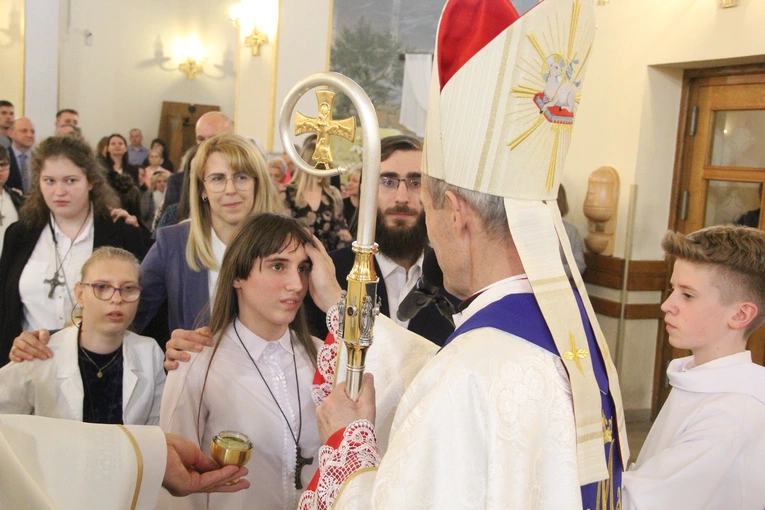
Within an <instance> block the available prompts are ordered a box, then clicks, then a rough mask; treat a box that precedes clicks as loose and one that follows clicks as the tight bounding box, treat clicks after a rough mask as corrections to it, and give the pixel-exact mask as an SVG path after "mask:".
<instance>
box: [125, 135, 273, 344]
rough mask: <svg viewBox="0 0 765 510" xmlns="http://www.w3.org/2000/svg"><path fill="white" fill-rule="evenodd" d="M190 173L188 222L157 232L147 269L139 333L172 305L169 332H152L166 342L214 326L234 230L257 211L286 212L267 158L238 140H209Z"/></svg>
mask: <svg viewBox="0 0 765 510" xmlns="http://www.w3.org/2000/svg"><path fill="white" fill-rule="evenodd" d="M190 172H191V175H190V176H189V178H190V180H189V209H190V214H189V219H188V220H186V221H184V222H181V223H179V224H177V225H173V226H169V227H165V228H162V229H159V230H158V231H157V242H156V243H155V244H154V246H153V247H152V248H151V250H150V251H149V253H148V254H147V255H146V259H145V260H144V262H143V264H142V268H143V276H142V278H141V287H143V294H142V296H141V304H140V305H139V307H138V313H137V315H136V320H135V324H134V327H135V329H136V331H143V329H144V328H145V327H146V326H147V325H148V324H149V322H150V321H151V319H152V318H154V316H155V315H156V314H157V312H158V311H159V310H160V307H161V306H162V305H163V303H164V302H165V301H167V307H168V310H167V319H168V324H167V326H168V327H169V330H167V331H165V328H164V327H163V325H155V326H156V327H157V328H159V330H158V331H155V332H154V335H155V336H156V337H159V338H158V339H161V340H166V339H167V337H168V336H169V335H168V332H169V331H172V330H174V329H177V328H182V329H193V328H194V327H195V326H198V325H201V324H206V323H207V322H208V321H209V304H208V303H209V302H210V301H211V298H212V297H213V294H214V289H215V283H216V281H217V279H218V271H219V270H220V264H221V261H222V260H223V253H224V251H225V249H226V245H228V243H229V242H230V241H231V239H232V235H233V233H234V231H235V230H236V228H237V227H238V226H239V224H240V223H241V222H242V220H244V219H245V218H246V217H247V216H249V215H250V214H251V213H253V212H280V210H281V207H280V204H279V198H278V194H277V191H276V188H275V187H274V184H273V182H272V181H271V178H270V177H269V175H268V172H267V171H266V162H265V160H264V159H263V156H262V155H261V154H260V152H259V151H258V150H257V149H255V147H254V146H253V145H252V144H250V142H248V141H247V140H245V139H244V138H242V137H240V136H236V135H220V136H216V137H213V138H210V139H209V140H207V141H205V142H204V143H203V144H202V145H200V146H199V151H198V152H197V155H196V157H194V161H193V163H192V165H191V170H190ZM200 312H201V313H200ZM159 331H161V332H162V333H163V334H160V333H159Z"/></svg>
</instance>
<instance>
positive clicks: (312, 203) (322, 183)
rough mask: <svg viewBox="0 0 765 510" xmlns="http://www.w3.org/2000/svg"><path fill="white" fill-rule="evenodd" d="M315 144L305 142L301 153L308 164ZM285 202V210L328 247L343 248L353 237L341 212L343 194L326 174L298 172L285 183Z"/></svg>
mask: <svg viewBox="0 0 765 510" xmlns="http://www.w3.org/2000/svg"><path fill="white" fill-rule="evenodd" d="M315 148H316V143H315V142H313V143H308V144H306V145H305V146H304V147H303V150H302V152H301V154H300V155H301V156H302V157H303V159H304V160H305V161H306V162H308V163H309V164H310V163H311V161H312V158H313V152H314V149H315ZM284 203H285V207H286V210H287V211H288V214H290V215H291V216H292V217H293V218H295V219H297V220H299V221H300V222H301V223H303V224H304V225H305V226H306V227H308V229H309V230H310V231H311V233H312V234H313V235H315V236H316V237H317V238H318V239H319V241H321V244H323V245H324V247H325V248H326V249H327V251H332V250H336V249H338V248H344V247H345V246H349V245H350V244H351V242H352V241H353V237H352V236H351V233H350V231H349V230H348V223H347V222H346V218H345V217H344V216H343V197H342V196H341V195H340V191H339V190H338V189H337V188H335V187H334V186H332V185H331V184H330V178H329V177H323V178H322V177H314V176H313V175H309V174H307V173H305V172H297V174H296V175H295V176H294V178H293V179H292V182H291V183H290V184H289V185H288V186H287V189H286V199H285V200H284Z"/></svg>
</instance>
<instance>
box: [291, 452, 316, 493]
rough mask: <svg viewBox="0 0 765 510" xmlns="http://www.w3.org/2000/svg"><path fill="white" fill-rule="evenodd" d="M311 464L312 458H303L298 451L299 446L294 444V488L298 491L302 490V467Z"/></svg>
mask: <svg viewBox="0 0 765 510" xmlns="http://www.w3.org/2000/svg"><path fill="white" fill-rule="evenodd" d="M310 464H313V457H308V458H305V457H303V454H302V452H301V451H300V445H299V444H295V488H296V489H298V490H300V489H302V488H303V482H302V481H301V480H300V475H301V474H302V473H303V466H308V465H310Z"/></svg>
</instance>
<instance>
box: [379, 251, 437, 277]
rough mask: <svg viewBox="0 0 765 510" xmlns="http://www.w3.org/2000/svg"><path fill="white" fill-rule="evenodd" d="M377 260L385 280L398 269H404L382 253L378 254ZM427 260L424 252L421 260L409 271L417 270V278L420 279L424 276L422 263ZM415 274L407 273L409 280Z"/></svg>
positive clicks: (420, 257)
mask: <svg viewBox="0 0 765 510" xmlns="http://www.w3.org/2000/svg"><path fill="white" fill-rule="evenodd" d="M375 258H376V259H377V263H378V264H379V265H380V272H381V273H382V274H381V275H380V276H382V277H383V279H385V278H387V277H389V276H390V274H391V273H392V272H393V271H395V270H396V269H397V268H399V267H400V268H401V269H403V266H401V265H399V264H398V263H396V262H395V261H394V260H393V259H392V258H390V257H388V256H387V255H385V254H384V253H382V252H377V253H376V254H375ZM424 258H425V252H424V251H423V252H422V253H421V254H420V256H419V258H418V259H417V260H416V261H415V262H414V264H413V265H412V267H411V268H409V271H410V272H411V271H413V270H416V271H417V273H416V274H417V278H419V277H420V274H422V261H423V259H424ZM414 274H415V273H407V280H408V279H409V278H411V276H412V275H414Z"/></svg>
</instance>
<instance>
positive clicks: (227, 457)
mask: <svg viewBox="0 0 765 510" xmlns="http://www.w3.org/2000/svg"><path fill="white" fill-rule="evenodd" d="M251 455H252V441H250V438H249V437H247V436H246V435H245V434H242V433H241V432H236V431H235V430H224V431H223V432H219V433H218V435H217V436H214V437H213V438H212V442H211V443H210V456H211V457H212V459H213V460H214V461H215V462H217V463H218V464H220V465H221V466H230V465H235V466H239V467H241V466H244V465H246V464H247V463H248V462H249V461H250V456H251ZM238 481H239V480H238V479H236V480H231V481H230V482H228V483H227V484H226V485H234V484H235V483H236V482H238Z"/></svg>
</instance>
